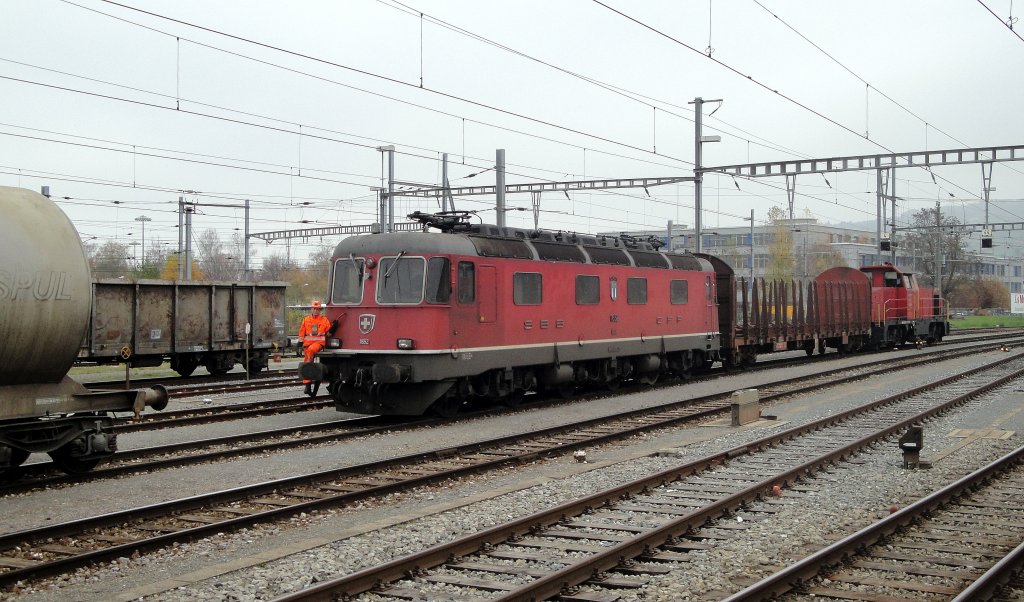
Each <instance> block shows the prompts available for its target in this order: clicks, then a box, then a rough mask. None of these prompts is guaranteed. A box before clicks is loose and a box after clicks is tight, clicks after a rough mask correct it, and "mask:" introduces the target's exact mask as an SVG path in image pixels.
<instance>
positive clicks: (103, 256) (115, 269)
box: [89, 240, 131, 278]
mask: <svg viewBox="0 0 1024 602" xmlns="http://www.w3.org/2000/svg"><path fill="white" fill-rule="evenodd" d="M89 267H91V268H92V275H93V277H94V278H121V277H124V276H126V275H128V273H129V272H131V266H130V265H129V264H128V245H126V244H123V243H119V242H115V241H112V240H108V241H107V242H105V243H103V244H102V245H100V246H99V247H98V248H96V249H95V252H94V253H93V254H92V255H91V256H90V257H89Z"/></svg>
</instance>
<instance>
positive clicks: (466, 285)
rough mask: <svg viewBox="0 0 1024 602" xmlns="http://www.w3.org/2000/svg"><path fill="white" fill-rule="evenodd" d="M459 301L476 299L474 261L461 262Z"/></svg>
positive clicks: (466, 301)
mask: <svg viewBox="0 0 1024 602" xmlns="http://www.w3.org/2000/svg"><path fill="white" fill-rule="evenodd" d="M458 270H459V273H458V278H459V283H458V287H459V303H473V302H475V301H476V266H475V265H474V264H473V262H472V261H460V262H459V268H458Z"/></svg>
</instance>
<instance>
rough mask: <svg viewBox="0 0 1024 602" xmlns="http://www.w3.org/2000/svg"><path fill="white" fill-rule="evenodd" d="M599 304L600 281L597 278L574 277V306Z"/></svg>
mask: <svg viewBox="0 0 1024 602" xmlns="http://www.w3.org/2000/svg"><path fill="white" fill-rule="evenodd" d="M600 302H601V279H600V278H599V277H597V276H576V305H597V304H598V303H600Z"/></svg>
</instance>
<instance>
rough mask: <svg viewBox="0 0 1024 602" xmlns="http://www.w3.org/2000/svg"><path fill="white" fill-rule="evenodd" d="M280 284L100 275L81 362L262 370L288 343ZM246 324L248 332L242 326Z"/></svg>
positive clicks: (216, 371) (94, 285) (216, 372)
mask: <svg viewBox="0 0 1024 602" xmlns="http://www.w3.org/2000/svg"><path fill="white" fill-rule="evenodd" d="M286 287H287V284H285V283H284V282H252V283H236V282H181V281H173V280H138V281H129V280H120V279H116V280H115V279H102V280H94V281H93V283H92V313H91V314H90V317H89V329H88V331H87V332H86V337H85V341H84V342H83V344H82V349H81V351H80V352H79V354H78V359H79V361H88V362H97V363H113V362H126V363H128V364H129V365H130V366H132V367H143V366H159V365H160V364H161V363H162V362H164V361H165V360H168V359H169V360H170V362H171V368H172V369H174V370H176V371H177V372H178V373H179V374H181V375H182V376H188V375H190V374H192V372H193V371H194V370H195V369H196V368H197V367H199V366H204V367H205V368H206V370H207V371H208V372H210V373H211V374H214V375H220V374H224V373H225V372H227V371H228V370H230V369H231V368H232V367H234V365H235V364H236V363H238V364H243V365H244V364H245V361H246V355H247V354H246V351H248V358H249V360H248V361H249V371H250V372H252V373H255V372H259V371H261V370H263V369H264V368H266V367H267V362H268V360H269V358H270V356H271V355H272V354H274V353H277V352H278V350H279V349H280V348H281V347H283V346H285V344H286V339H285V289H286ZM247 325H248V326H249V329H248V332H247V329H246V326H247Z"/></svg>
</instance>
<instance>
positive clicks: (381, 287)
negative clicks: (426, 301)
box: [377, 255, 427, 303]
mask: <svg viewBox="0 0 1024 602" xmlns="http://www.w3.org/2000/svg"><path fill="white" fill-rule="evenodd" d="M426 263H427V262H426V261H425V260H424V259H423V258H422V257H403V256H402V255H399V256H398V257H382V258H381V260H380V267H379V268H377V303H419V302H421V301H423V273H424V271H425V269H426Z"/></svg>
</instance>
